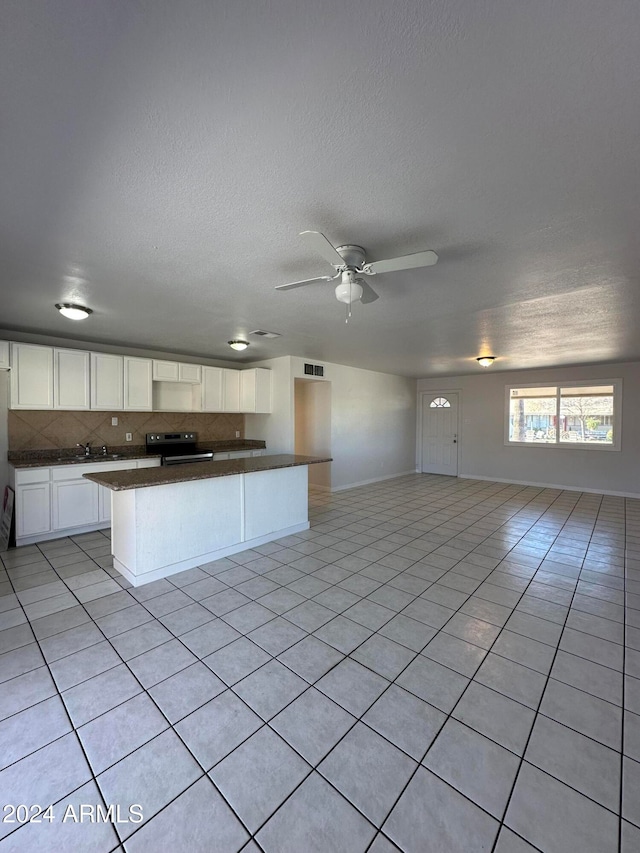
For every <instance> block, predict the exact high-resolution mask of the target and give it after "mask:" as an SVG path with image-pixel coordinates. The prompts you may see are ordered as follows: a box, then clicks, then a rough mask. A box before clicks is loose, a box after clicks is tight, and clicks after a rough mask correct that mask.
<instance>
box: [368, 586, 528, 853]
mask: <svg viewBox="0 0 640 853" xmlns="http://www.w3.org/2000/svg"><path fill="white" fill-rule="evenodd" d="M525 592H526V589H525V591H523V592H522V595H521V597H522V596H524V594H525ZM461 606H463V605H461ZM513 610H515V606H514V608H513ZM456 612H458V611H456ZM443 627H444V626H443ZM496 627H497V626H496ZM436 636H437V635H436ZM499 636H500V634H498V636H497V637H496V638H495V640H494V641H493V643H492V644H491V646H490V648H489V649H488V650H487V654H489V652H490V651H491V648H493V645H494V644H495V643H496V642H497V640H498V637H499ZM480 665H481V664H480ZM480 665H479V666H480ZM478 668H479V667H478ZM472 681H473V678H471V679H469V681H468V683H467V685H466V687H465V688H464V690H463V691H462V693H461V694H460V696H459V697H458V699H457V700H456V702H455V704H454V705H453V707H452V708H451V710H450V711H449V713H448V714H446V717H445V720H444V721H443V723H442V726H441V727H440V728H439V730H438V732H437V734H436V736H435V737H434V738H433V740H432V741H431V743H430V744H429V746H428V747H427V749H426V750H425V753H424V755H423V756H422V759H421V760H420V762H419V763H418V767H417V768H416V770H415V771H414V773H412V774H411V776H410V777H409V779H408V780H407V782H406V784H405V786H404V787H403V788H402V790H401V791H400V793H399V795H398V797H397V798H396V800H395V801H394V803H393V805H392V806H391V809H390V810H389V811H388V812H387V816H386V817H385V820H384V821H383V822H382V824H381V828H382V827H383V826H384V824H385V822H386V820H387V819H388V817H389V815H390V814H391V813H392V811H393V809H394V808H395V807H396V805H397V803H398V802H399V800H400V798H401V797H402V795H403V794H404V792H405V791H406V789H407V787H408V786H409V784H410V783H411V781H412V779H413V778H414V776H415V775H416V773H417V772H418V769H419V768H420V767H422V766H424V765H423V762H424V759H425V758H426V756H427V755H428V753H429V750H430V749H431V747H432V746H433V744H434V743H435V742H436V740H437V738H438V736H439V734H440V732H441V731H442V729H443V728H444V726H445V725H446V724H447V722H448V721H449V719H451V717H452V715H453V712H454V711H455V709H456V707H457V706H458V704H459V703H460V701H461V699H462V697H463V696H464V695H465V693H466V691H467V689H468V687H469V685H470V684H471V683H472ZM541 699H542V696H541ZM440 710H441V709H440ZM454 719H455V718H454ZM534 724H535V717H534V720H533V721H532V726H531V728H532V729H533V725H534ZM525 749H526V746H525ZM523 754H524V753H523ZM427 769H428V768H427ZM430 772H433V771H430ZM434 775H436V776H437V777H438V779H441V781H442V782H444V783H445V784H446V785H448V786H449V787H451V788H452V789H453V790H455V791H456V792H457V793H458V794H460V795H461V796H463V797H465V799H468V800H469V801H470V802H472V803H473V804H474V805H475V806H476V807H477V808H480V809H481V810H482V811H485V812H486V813H487V814H490V813H489V812H487V811H486V809H484V808H483V807H482V806H480V805H479V803H476V802H475V801H474V800H471V799H470V798H469V797H467V796H466V795H465V794H463V793H462V791H459V790H458V789H457V788H456V787H455V786H454V785H451V784H450V783H449V782H447V780H445V779H442V778H441V777H440V776H438V774H437V773H436V774H434ZM515 779H517V774H516V777H515V778H514V785H515ZM507 806H508V803H507ZM507 806H505V809H504V811H503V818H504V815H505V814H506V809H507ZM490 816H491V817H492V818H493V819H494V820H496V818H495V817H494V816H493V815H490ZM502 825H503V820H498V831H497V832H496V839H495V842H494V846H495V843H497V838H498V835H499V832H500V828H501V827H502Z"/></svg>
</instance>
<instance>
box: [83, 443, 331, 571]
mask: <svg viewBox="0 0 640 853" xmlns="http://www.w3.org/2000/svg"><path fill="white" fill-rule="evenodd" d="M330 461H331V459H330V458H317V457H314V456H298V455H293V454H279V455H274V456H261V457H254V458H251V459H230V460H228V461H221V462H210V461H207V462H198V463H191V464H188V465H173V466H163V467H160V468H144V469H141V470H132V471H109V472H106V471H105V472H104V473H100V472H95V473H91V474H85V475H84V476H85V477H86V479H88V480H92V481H93V482H94V483H98V485H100V486H104V487H105V488H107V489H110V490H111V542H112V544H111V550H112V554H113V565H114V567H115V568H116V569H117V570H118V571H119V572H120V573H121V574H122V575H124V577H126V578H127V580H128V581H130V582H131V583H132V584H133V586H140V585H141V584H144V583H149V582H150V581H154V580H158V579H159V578H165V577H168V576H169V575H173V574H175V573H176V572H182V571H185V570H186V569H191V568H193V567H194V566H199V565H203V564H204V563H208V562H211V561H212V560H218V559H220V558H221V557H227V556H229V555H230V554H235V553H237V552H238V551H244V550H246V549H247V548H254V547H256V546H258V545H263V544H264V543H265V542H270V541H272V540H273V539H279V538H280V537H282V536H288V535H289V534H292V533H299V532H300V531H302V530H307V529H308V528H309V513H308V466H309V465H314V464H317V463H321V462H330Z"/></svg>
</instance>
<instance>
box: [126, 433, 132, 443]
mask: <svg viewBox="0 0 640 853" xmlns="http://www.w3.org/2000/svg"><path fill="white" fill-rule="evenodd" d="M124 437H125V439H126V440H127V441H131V439H132V438H133V436H132V435H131V433H130V432H126V433H125V435H124Z"/></svg>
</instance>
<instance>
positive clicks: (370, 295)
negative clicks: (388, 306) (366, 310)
mask: <svg viewBox="0 0 640 853" xmlns="http://www.w3.org/2000/svg"><path fill="white" fill-rule="evenodd" d="M357 281H358V284H359V285H360V287H361V288H362V296H361V297H360V302H362V304H363V305H368V304H369V303H370V302H375V301H376V299H379V297H378V294H377V293H376V292H375V290H374V289H373V288H372V287H371V285H370V284H367V282H366V281H365V280H364V279H363V278H359V279H357Z"/></svg>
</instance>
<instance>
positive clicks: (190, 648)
mask: <svg viewBox="0 0 640 853" xmlns="http://www.w3.org/2000/svg"><path fill="white" fill-rule="evenodd" d="M311 516H312V527H311V530H309V531H308V532H306V533H304V534H300V535H296V536H290V537H287V538H286V539H283V540H280V541H278V542H273V543H269V544H268V545H265V546H262V547H260V548H258V549H256V550H255V551H245V552H243V553H240V554H236V555H235V556H234V557H232V558H230V559H224V560H220V561H217V562H215V563H210V564H208V565H204V566H201V567H200V568H196V569H192V570H190V571H188V572H183V573H182V574H181V575H176V576H174V577H173V578H171V580H163V581H158V582H155V583H152V584H149V585H146V586H143V587H140V588H139V589H137V590H136V589H131V588H127V587H128V584H127V583H126V582H124V581H123V580H122V579H121V578H120V577H119V576H118V575H117V574H116V573H115V572H114V570H113V569H112V568H111V565H112V564H111V558H110V556H109V551H110V549H109V541H108V538H107V534H108V531H106V532H105V533H101V532H99V533H92V534H85V535H81V536H77V537H74V538H71V539H64V540H55V541H51V542H45V543H42V544H41V545H40V546H38V547H36V546H29V547H25V548H20V549H18V550H13V551H10V552H7V553H5V554H3V555H2V559H3V563H4V566H5V569H6V571H5V572H1V573H0V681H1V682H2V689H1V690H0V720H1V722H0V799H1V801H2V803H1V804H2V805H4V804H5V803H13V804H14V805H18V804H24V805H31V804H39V805H41V806H42V807H46V806H48V805H49V804H54V805H53V810H52V812H53V815H54V817H55V818H56V820H55V821H54V822H53V823H47V822H44V823H41V824H37V823H31V824H26V825H24V826H20V825H18V824H10V823H3V824H2V825H1V826H0V834H1V836H3V837H4V840H3V841H2V842H1V843H0V847H2V851H3V853H4V850H7V851H35V850H48V851H61V850H73V851H74V853H82V852H83V851H93V853H102V851H111V850H126V851H128V853H140V851H145V853H147V851H148V853H157V851H167V852H168V851H171V853H176V851H189V853H195V852H196V851H221V853H233V852H234V851H238V850H245V851H259V850H263V851H266V853H287V851H291V853H301V851H304V853H314V851H317V853H331V851H344V853H359V851H367V850H368V851H372V853H386V851H393V850H398V849H400V850H403V851H407V853H409V851H412V852H413V851H420V853H422V851H434V853H453V852H454V851H462V853H472V852H473V851H495V853H525V851H532V850H540V851H545V853H576V851H580V853H589V851H593V853H613V851H622V853H633V851H638V850H640V501H634V500H625V499H623V498H615V497H602V496H600V495H594V494H581V493H577V492H563V491H558V490H552V489H537V488H530V487H528V488H525V487H522V486H514V485H505V484H498V483H486V482H476V481H470V480H456V479H450V478H445V477H436V476H430V475H412V476H407V477H402V478H399V479H396V480H391V481H387V482H384V483H379V484H375V485H370V486H365V487H362V488H358V489H353V490H351V491H348V492H342V493H339V494H336V495H328V494H325V493H317V494H315V495H313V496H312V509H311ZM625 641H626V645H625ZM82 803H84V804H97V803H101V804H102V805H103V807H105V808H106V806H107V805H108V804H119V805H120V807H121V812H122V816H123V817H126V816H127V813H128V807H129V806H130V805H132V804H134V803H137V804H140V805H141V806H142V810H143V816H144V822H143V823H142V824H133V823H124V822H123V823H120V824H117V825H116V826H115V827H114V826H113V825H112V824H110V823H88V822H83V823H73V822H71V821H68V822H66V823H63V822H62V820H61V818H62V815H63V814H64V810H65V808H66V807H67V806H68V805H74V806H78V805H79V804H82Z"/></svg>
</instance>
